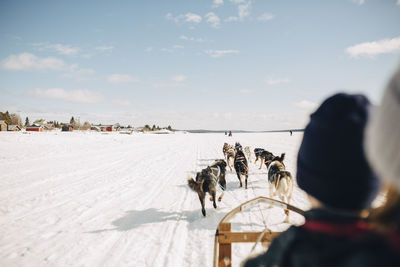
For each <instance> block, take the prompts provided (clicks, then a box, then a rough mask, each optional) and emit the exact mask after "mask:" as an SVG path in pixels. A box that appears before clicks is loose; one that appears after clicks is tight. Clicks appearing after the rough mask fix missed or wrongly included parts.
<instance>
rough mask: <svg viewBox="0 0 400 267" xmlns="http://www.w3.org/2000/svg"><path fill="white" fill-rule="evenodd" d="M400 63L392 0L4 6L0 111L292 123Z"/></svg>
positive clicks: (223, 125)
mask: <svg viewBox="0 0 400 267" xmlns="http://www.w3.org/2000/svg"><path fill="white" fill-rule="evenodd" d="M399 59H400V0H337V1H322V0H321V1H295V0H293V1H285V0H279V1H278V0H207V1H206V0H201V1H200V0H196V1H195V0H181V1H161V0H159V1H155V0H147V1H40V0H38V1H1V2H0V96H1V97H0V110H3V111H4V110H9V111H10V112H18V113H19V114H20V115H21V116H22V117H23V118H25V116H29V118H30V120H31V121H32V120H34V119H38V118H46V119H49V120H53V119H55V120H59V121H68V120H69V118H70V117H71V116H74V117H79V118H80V120H81V122H83V121H90V122H93V123H115V122H119V123H122V124H131V125H134V126H141V125H144V124H150V125H152V124H156V125H160V126H163V125H172V126H173V127H174V128H179V129H200V128H202V129H244V130H271V129H286V128H300V127H303V126H304V125H305V123H306V122H307V121H308V116H309V114H310V112H312V111H313V110H314V109H315V107H316V106H317V105H318V103H321V101H322V100H323V99H324V98H326V97H327V96H329V95H331V94H333V93H335V92H338V91H345V92H351V93H364V94H366V95H367V96H369V97H370V99H371V100H372V101H373V102H375V103H377V102H378V101H379V98H380V94H381V92H382V89H383V87H384V86H385V84H386V82H387V80H388V78H389V77H390V75H391V73H392V72H393V71H394V70H395V68H396V67H398V66H399V63H400V61H399Z"/></svg>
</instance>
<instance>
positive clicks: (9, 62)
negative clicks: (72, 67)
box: [1, 53, 66, 70]
mask: <svg viewBox="0 0 400 267" xmlns="http://www.w3.org/2000/svg"><path fill="white" fill-rule="evenodd" d="M65 66H66V65H65V63H64V61H62V60H61V59H58V58H54V57H46V58H40V57H37V56H35V55H33V54H30V53H21V54H18V55H10V56H8V57H7V58H6V59H4V60H3V61H2V62H1V67H2V68H3V69H7V70H62V69H64V68H65Z"/></svg>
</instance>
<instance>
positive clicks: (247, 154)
mask: <svg viewBox="0 0 400 267" xmlns="http://www.w3.org/2000/svg"><path fill="white" fill-rule="evenodd" d="M244 153H246V156H247V158H248V159H249V162H250V163H251V149H250V147H249V146H246V147H245V148H244Z"/></svg>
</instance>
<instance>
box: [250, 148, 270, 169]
mask: <svg viewBox="0 0 400 267" xmlns="http://www.w3.org/2000/svg"><path fill="white" fill-rule="evenodd" d="M254 155H256V160H255V161H254V164H256V162H257V160H258V159H261V164H260V168H258V169H261V168H262V165H263V163H264V162H265V161H267V160H271V159H272V158H273V157H274V154H272V153H271V152H269V151H267V150H265V149H263V148H255V149H254Z"/></svg>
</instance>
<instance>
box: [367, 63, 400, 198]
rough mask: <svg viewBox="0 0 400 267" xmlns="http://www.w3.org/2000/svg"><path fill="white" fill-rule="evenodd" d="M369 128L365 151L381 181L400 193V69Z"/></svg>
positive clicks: (386, 91) (384, 95)
mask: <svg viewBox="0 0 400 267" xmlns="http://www.w3.org/2000/svg"><path fill="white" fill-rule="evenodd" d="M371 115H372V116H371V120H370V122H369V123H368V125H367V130H366V140H365V149H366V152H367V157H368V159H369V162H370V164H371V165H372V167H373V168H374V170H375V171H376V173H377V174H378V176H379V178H381V179H382V180H384V181H385V182H387V183H389V184H390V185H392V186H394V187H395V188H396V189H397V190H399V191H400V69H398V70H397V72H396V73H395V74H394V75H393V77H392V79H391V81H390V82H389V84H388V85H387V87H386V89H385V91H384V93H383V98H382V102H381V105H380V106H378V107H376V108H375V109H374V110H373V112H372V114H371Z"/></svg>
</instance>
